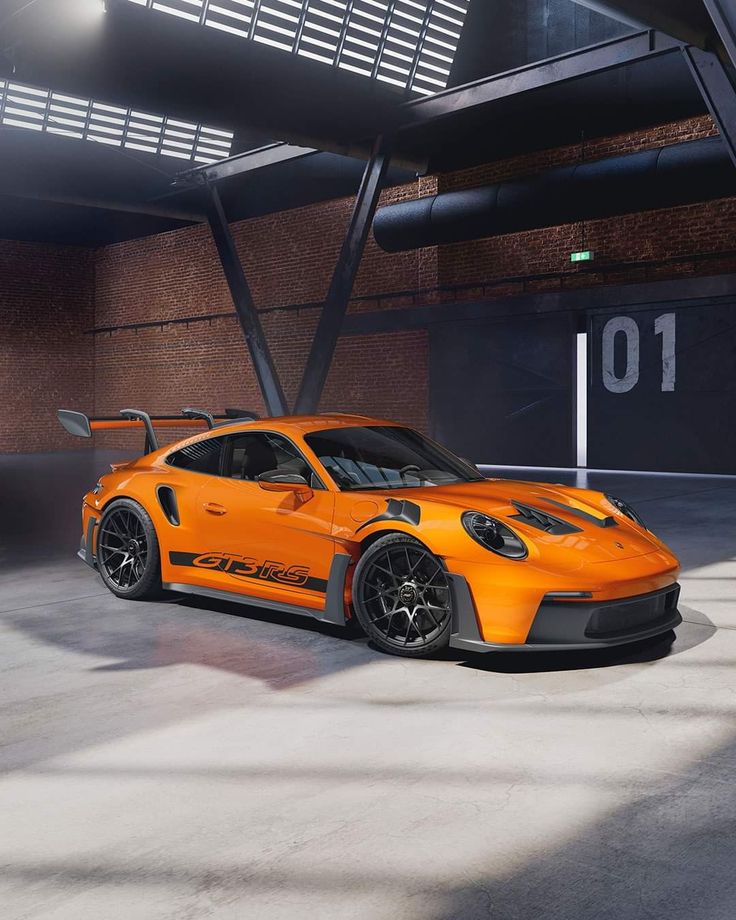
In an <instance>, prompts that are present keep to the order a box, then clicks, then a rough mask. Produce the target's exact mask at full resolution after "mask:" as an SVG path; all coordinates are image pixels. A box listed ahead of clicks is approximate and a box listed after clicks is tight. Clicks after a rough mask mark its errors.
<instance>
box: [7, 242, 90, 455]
mask: <svg viewBox="0 0 736 920" xmlns="http://www.w3.org/2000/svg"><path fill="white" fill-rule="evenodd" d="M93 292H94V255H93V253H91V252H90V251H88V250H84V249H76V248H72V247H65V246H42V245H36V244H34V243H16V242H9V241H6V240H0V316H2V332H1V333H0V405H2V407H3V412H2V414H3V424H2V427H1V428H0V453H14V452H30V451H44V450H55V449H57V448H65V447H69V446H72V445H70V444H69V440H71V439H70V438H69V436H68V435H66V433H65V432H64V431H63V430H62V428H61V426H60V425H59V423H58V421H57V420H56V409H58V408H59V407H61V406H65V407H67V408H70V409H84V408H85V407H87V406H88V405H89V398H90V394H91V392H92V389H93V387H92V381H93V373H94V367H93V364H94V361H93V358H94V355H93V350H92V348H91V342H90V339H89V337H85V336H84V335H83V331H84V329H89V328H91V326H92V325H93V324H94V315H93ZM74 446H77V447H78V446H79V442H77V444H76V445H74Z"/></svg>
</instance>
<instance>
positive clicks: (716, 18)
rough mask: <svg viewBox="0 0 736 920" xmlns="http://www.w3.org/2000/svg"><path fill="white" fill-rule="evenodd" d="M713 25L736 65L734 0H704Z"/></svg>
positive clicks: (735, 13)
mask: <svg viewBox="0 0 736 920" xmlns="http://www.w3.org/2000/svg"><path fill="white" fill-rule="evenodd" d="M704 2H705V8H706V9H707V10H708V12H709V13H710V18H711V19H712V20H713V25H714V26H715V27H716V29H717V31H718V34H719V35H720V36H721V41H722V42H723V44H724V46H725V48H726V51H727V52H728V56H729V57H730V58H731V63H732V64H733V66H734V67H736V7H735V6H734V4H733V0H704Z"/></svg>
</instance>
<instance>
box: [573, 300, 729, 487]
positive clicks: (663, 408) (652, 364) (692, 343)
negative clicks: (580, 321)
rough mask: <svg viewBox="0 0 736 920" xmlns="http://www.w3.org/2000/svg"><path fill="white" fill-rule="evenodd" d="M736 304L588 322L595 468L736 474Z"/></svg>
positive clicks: (622, 314)
mask: <svg viewBox="0 0 736 920" xmlns="http://www.w3.org/2000/svg"><path fill="white" fill-rule="evenodd" d="M735 356H736V305H734V304H711V305H708V306H701V305H697V306H681V305H678V306H677V307H671V306H669V305H668V304H662V305H660V306H659V307H657V308H656V309H646V310H631V309H629V310H628V311H627V310H621V311H620V312H618V311H617V312H616V313H613V312H611V311H608V312H606V313H605V314H603V313H601V314H597V315H593V316H592V317H591V318H590V368H589V371H590V390H589V399H588V414H589V417H588V440H589V446H588V464H589V466H591V467H598V468H603V469H609V468H610V469H629V470H663V471H672V472H687V473H736V426H735V425H734V423H733V420H734V418H736V380H735V378H734V375H733V367H734V358H735Z"/></svg>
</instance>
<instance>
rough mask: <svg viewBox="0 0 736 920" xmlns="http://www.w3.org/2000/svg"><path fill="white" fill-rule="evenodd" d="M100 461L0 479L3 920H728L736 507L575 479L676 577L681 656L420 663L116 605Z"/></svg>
mask: <svg viewBox="0 0 736 920" xmlns="http://www.w3.org/2000/svg"><path fill="white" fill-rule="evenodd" d="M108 459H109V458H108V457H107V456H106V455H102V454H91V453H90V454H84V455H83V454H76V455H75V454H67V455H45V456H44V455H40V456H36V457H33V458H11V457H2V458H0V481H1V482H2V492H1V493H0V522H1V524H2V531H1V532H0V537H1V538H2V549H1V550H0V566H1V569H0V581H1V583H2V591H1V592H0V768H2V777H1V778H0V916H1V917H2V918H3V920H20V918H24V920H31V918H54V920H62V918H63V920H67V918H70V920H118V918H120V920H123V918H124V920H138V918H151V920H181V918H184V920H189V918H191V920H199V918H211V917H217V918H223V920H224V918H227V920H295V918H315V920H332V918H335V920H397V918H401V920H451V918H452V920H461V918H462V920H466V918H467V920H476V918H478V920H480V918H493V920H531V918H534V920H538V918H544V920H640V918H653V920H716V918H718V920H733V917H734V916H736V872H735V871H734V867H735V866H736V785H735V784H734V776H735V775H736V718H735V716H736V671H735V667H734V666H735V665H736V479H727V478H712V477H677V476H641V475H628V474H591V475H590V476H589V481H590V483H591V484H592V485H593V486H595V487H601V488H603V487H605V488H606V489H608V490H610V491H615V492H616V493H617V494H619V495H620V496H621V497H622V498H625V499H627V500H630V501H631V502H632V503H635V504H636V505H637V506H638V507H639V508H640V510H641V511H642V513H643V514H644V515H645V516H646V519H647V520H648V521H649V522H651V526H652V527H653V529H656V530H657V531H659V532H660V534H662V535H663V536H664V537H665V538H666V539H668V540H669V542H670V543H671V545H672V546H673V548H674V549H675V550H676V551H677V552H678V553H679V554H680V555H681V557H682V560H683V563H684V569H685V571H684V574H683V579H682V581H683V598H682V600H683V606H682V610H683V614H684V616H685V622H684V623H683V625H682V627H681V628H680V629H679V630H678V632H677V638H676V641H675V642H674V644H672V645H671V643H670V642H669V641H659V642H655V643H649V644H647V645H644V646H639V647H635V648H631V649H628V650H625V651H616V652H611V651H608V652H603V653H592V652H589V653H575V654H567V655H562V656H552V655H515V656H514V655H505V656H504V655H489V656H481V657H475V658H468V659H462V658H461V657H447V658H445V659H443V660H438V661H429V662H412V661H404V660H401V659H397V658H391V657H387V656H384V655H381V654H379V653H378V652H376V651H374V650H373V649H372V648H370V647H369V646H368V645H367V644H366V642H365V641H364V640H362V639H352V640H351V639H349V638H345V637H342V636H341V635H340V634H339V633H338V632H336V631H334V630H330V629H328V628H323V627H320V626H317V625H315V624H313V623H311V622H308V621H306V620H302V619H297V618H290V617H286V616H280V615H277V614H269V613H266V612H260V611H255V610H253V611H248V610H246V608H240V607H236V606H231V605H227V604H218V603H215V602H211V601H204V600H202V601H199V600H195V599H189V600H186V601H172V602H168V603H160V604H143V603H131V602H128V603H126V602H123V601H118V600H116V599H115V598H114V597H112V595H110V594H108V593H107V592H106V591H105V590H104V588H103V587H102V585H101V583H100V581H99V580H98V578H97V576H96V575H95V574H94V573H93V572H91V571H90V570H88V569H87V568H85V567H84V566H83V565H82V564H81V563H80V562H79V561H78V560H77V559H76V558H75V557H74V550H75V548H76V544H77V541H78V532H77V526H78V525H77V516H78V511H79V509H78V505H79V497H80V494H81V492H82V491H83V490H84V488H86V487H87V486H88V485H89V484H90V483H92V482H94V479H95V477H96V474H97V472H98V471H100V470H102V469H104V466H105V463H106V461H107V460H108ZM506 472H507V471H504V474H506ZM519 475H521V476H524V477H525V478H548V479H551V480H552V481H561V480H563V479H564V480H566V481H574V480H575V476H576V475H579V474H574V473H566V474H563V473H558V472H554V471H552V472H548V473H546V474H545V473H539V472H537V473H534V472H533V471H522V472H521V473H520V474H519Z"/></svg>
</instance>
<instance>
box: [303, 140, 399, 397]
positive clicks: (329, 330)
mask: <svg viewBox="0 0 736 920" xmlns="http://www.w3.org/2000/svg"><path fill="white" fill-rule="evenodd" d="M390 159H391V153H390V144H389V143H388V142H387V141H386V139H384V138H382V137H379V138H377V140H376V142H375V144H374V146H373V153H372V155H371V158H370V160H369V161H368V163H367V164H366V167H365V172H364V173H363V179H362V181H361V183H360V188H359V189H358V194H357V196H356V198H355V204H354V206H353V213H352V216H351V218H350V224H349V225H348V229H347V233H346V234H345V239H344V240H343V244H342V248H341V249H340V254H339V256H338V257H337V264H336V265H335V270H334V272H333V275H332V281H331V282H330V287H329V290H328V292H327V297H326V298H325V303H324V306H323V307H322V313H321V314H320V317H319V323H318V324H317V330H316V332H315V334H314V338H313V339H312V347H311V349H310V352H309V357H308V358H307V364H306V366H305V368H304V374H303V376H302V382H301V386H300V388H299V395H298V396H297V399H296V407H295V409H294V411H295V413H296V414H297V415H301V414H303V413H306V414H312V413H314V412H317V410H318V408H319V401H320V398H321V396H322V391H323V389H324V385H325V382H326V380H327V375H328V374H329V372H330V366H331V364H332V359H333V357H334V354H335V348H336V346H337V340H338V339H339V337H340V333H341V332H342V327H343V322H344V320H345V314H346V313H347V310H348V304H349V303H350V296H351V294H352V293H353V285H354V284H355V277H356V275H357V274H358V269H359V268H360V262H361V259H362V257H363V250H364V249H365V243H366V240H367V238H368V232H369V231H370V228H371V224H372V223H373V216H374V214H375V213H376V206H377V205H378V197H379V195H380V194H381V188H382V186H383V180H384V177H385V175H386V170H387V169H388V165H389V162H390Z"/></svg>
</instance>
